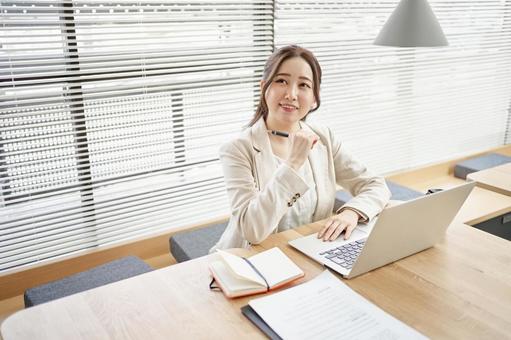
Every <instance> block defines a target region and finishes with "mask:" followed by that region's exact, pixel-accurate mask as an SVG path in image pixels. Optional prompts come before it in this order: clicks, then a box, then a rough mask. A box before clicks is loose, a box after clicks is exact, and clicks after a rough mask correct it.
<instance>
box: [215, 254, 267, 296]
mask: <svg viewBox="0 0 511 340" xmlns="http://www.w3.org/2000/svg"><path fill="white" fill-rule="evenodd" d="M217 252H218V253H219V254H220V256H221V258H222V260H223V261H224V263H225V264H226V265H227V266H228V267H229V268H230V269H231V271H232V272H233V273H234V274H235V275H236V276H237V277H239V278H240V279H245V280H249V281H253V282H257V283H258V284H259V285H261V286H263V287H266V283H265V282H264V280H263V279H262V278H261V277H260V276H259V275H258V274H257V273H256V272H255V271H254V269H253V268H252V267H251V266H250V265H249V264H248V263H247V262H246V261H245V260H243V259H242V258H241V257H239V256H236V255H233V254H231V253H228V252H226V251H222V250H220V249H218V250H217Z"/></svg>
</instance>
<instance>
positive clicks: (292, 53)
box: [248, 45, 321, 126]
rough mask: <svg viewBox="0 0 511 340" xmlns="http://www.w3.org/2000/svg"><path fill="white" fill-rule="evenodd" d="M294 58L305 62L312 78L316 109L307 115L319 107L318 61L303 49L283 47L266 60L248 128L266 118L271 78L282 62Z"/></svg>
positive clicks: (319, 74) (319, 72)
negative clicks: (260, 88) (255, 107)
mask: <svg viewBox="0 0 511 340" xmlns="http://www.w3.org/2000/svg"><path fill="white" fill-rule="evenodd" d="M294 57H300V58H302V59H303V60H305V61H306V62H307V64H309V66H310V67H311V69H312V78H313V79H312V80H313V86H312V88H313V92H314V99H315V100H316V107H315V108H314V109H312V110H310V111H309V113H311V112H313V111H316V110H317V109H318V108H319V105H320V98H319V88H320V85H321V66H319V63H318V60H317V59H316V57H315V56H314V54H312V52H311V51H309V50H308V49H305V48H303V47H300V46H297V45H289V46H284V47H282V48H279V49H278V50H276V51H275V52H273V54H272V55H271V56H270V57H269V58H268V60H267V61H266V64H265V65H264V71H263V80H264V82H265V83H264V85H263V88H262V90H261V97H260V99H259V104H258V105H257V109H256V111H255V113H254V116H253V117H252V120H250V123H249V124H248V126H252V125H254V124H255V123H256V122H257V121H258V120H259V118H261V117H264V119H266V117H267V116H268V104H267V103H266V98H265V93H266V90H268V87H270V85H271V83H272V81H273V78H274V77H275V74H276V73H277V71H278V69H279V67H280V65H282V63H283V62H284V61H286V60H287V59H290V58H294ZM309 113H307V115H305V117H303V119H302V120H305V118H307V116H308V115H309Z"/></svg>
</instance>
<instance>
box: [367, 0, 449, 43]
mask: <svg viewBox="0 0 511 340" xmlns="http://www.w3.org/2000/svg"><path fill="white" fill-rule="evenodd" d="M374 45H382V46H395V47H435V46H447V45H449V43H448V42H447V39H446V38H445V35H444V32H443V31H442V28H441V27H440V24H439V23H438V20H437V18H436V16H435V14H434V13H433V11H432V10H431V7H430V6H429V4H428V2H427V0H401V2H400V3H399V5H398V6H397V7H396V9H395V10H394V12H393V13H392V14H391V15H390V17H389V19H388V20H387V22H386V23H385V25H383V28H382V29H381V31H380V33H379V34H378V36H377V37H376V39H375V40H374Z"/></svg>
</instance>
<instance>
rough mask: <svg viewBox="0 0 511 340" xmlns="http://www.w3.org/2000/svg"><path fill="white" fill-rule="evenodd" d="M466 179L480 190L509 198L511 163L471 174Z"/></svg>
mask: <svg viewBox="0 0 511 340" xmlns="http://www.w3.org/2000/svg"><path fill="white" fill-rule="evenodd" d="M467 178H468V179H470V180H472V181H475V182H477V185H478V186H480V187H481V188H485V189H488V190H492V191H495V192H499V193H501V194H504V195H509V196H511V163H507V164H503V165H499V166H496V167H493V168H489V169H486V170H481V171H477V172H473V173H471V174H469V175H468V176H467Z"/></svg>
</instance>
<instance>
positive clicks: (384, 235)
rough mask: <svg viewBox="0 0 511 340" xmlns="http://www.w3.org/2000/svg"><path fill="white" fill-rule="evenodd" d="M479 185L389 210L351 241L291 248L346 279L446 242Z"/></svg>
mask: <svg viewBox="0 0 511 340" xmlns="http://www.w3.org/2000/svg"><path fill="white" fill-rule="evenodd" d="M474 186H475V182H471V183H466V184H463V185H461V186H458V187H455V188H452V189H448V190H444V191H440V192H436V193H434V194H430V195H426V196H422V197H419V198H416V199H414V200H411V201H407V202H404V203H402V204H400V205H396V206H393V207H389V208H386V209H384V210H383V211H382V212H381V214H380V216H379V217H378V218H377V219H375V220H374V221H373V222H371V223H369V224H359V225H358V226H357V228H355V230H354V231H353V232H352V234H351V237H350V238H349V239H348V240H344V234H341V236H340V237H339V238H337V240H335V241H332V242H328V241H327V242H323V241H322V240H321V239H318V238H317V233H314V234H311V235H309V236H305V237H300V238H298V239H295V240H292V241H289V244H290V245H291V246H293V247H294V248H296V249H298V250H299V251H301V252H302V253H304V254H305V255H307V256H309V257H311V258H313V259H314V260H316V261H318V262H319V263H321V264H323V265H324V266H326V267H328V268H330V269H332V270H334V271H336V272H338V273H339V274H341V275H342V276H343V277H345V278H348V279H349V278H352V277H355V276H357V275H360V274H364V273H366V272H368V271H370V270H373V269H375V268H378V267H381V266H384V265H386V264H388V263H391V262H394V261H397V260H399V259H401V258H403V257H406V256H409V255H412V254H415V253H417V252H419V251H421V250H424V249H427V248H430V247H432V246H433V245H435V244H436V243H437V242H439V241H440V239H441V238H442V236H443V235H444V233H445V231H446V230H447V227H448V226H449V224H451V222H452V220H453V219H454V217H455V216H456V214H457V213H458V211H459V209H460V208H461V206H462V205H463V202H465V200H466V199H467V197H468V195H469V194H470V192H471V191H472V189H473V188H474Z"/></svg>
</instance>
